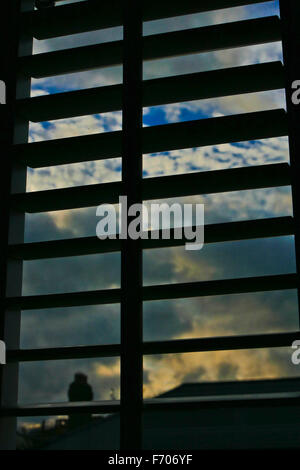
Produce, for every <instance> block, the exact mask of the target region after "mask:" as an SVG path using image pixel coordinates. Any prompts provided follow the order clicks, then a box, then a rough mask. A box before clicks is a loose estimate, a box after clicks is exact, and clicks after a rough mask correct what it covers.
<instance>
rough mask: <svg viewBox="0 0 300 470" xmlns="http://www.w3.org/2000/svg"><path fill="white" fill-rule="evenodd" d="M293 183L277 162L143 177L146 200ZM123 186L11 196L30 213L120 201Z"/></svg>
mask: <svg viewBox="0 0 300 470" xmlns="http://www.w3.org/2000/svg"><path fill="white" fill-rule="evenodd" d="M289 184H290V167H289V165H288V164H287V163H276V164H270V165H261V166H254V167H242V168H232V169H228V170H214V171H203V172H197V173H189V174H183V175H175V176H161V177H155V178H147V179H144V180H143V199H144V200H151V199H164V198H172V197H184V196H193V195H200V194H216V193H223V192H230V191H244V190H248V189H258V188H271V187H280V186H287V185H289ZM122 189H123V186H122V183H105V184H94V185H90V186H77V187H72V188H63V189H53V190H47V191H35V192H30V193H25V194H14V195H12V196H11V207H12V208H13V209H16V210H20V211H25V212H28V213H36V212H47V211H57V210H67V209H75V208H79V207H93V206H98V205H99V204H104V203H110V204H112V203H118V202H119V195H121V194H122Z"/></svg>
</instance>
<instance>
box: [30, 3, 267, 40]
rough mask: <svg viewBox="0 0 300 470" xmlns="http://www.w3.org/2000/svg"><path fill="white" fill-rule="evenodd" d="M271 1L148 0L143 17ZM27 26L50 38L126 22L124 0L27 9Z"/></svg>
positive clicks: (185, 13)
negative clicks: (123, 10)
mask: <svg viewBox="0 0 300 470" xmlns="http://www.w3.org/2000/svg"><path fill="white" fill-rule="evenodd" d="M261 1H264V2H268V1H270V0H201V2H199V1H198V0H189V1H188V2H181V1H179V0H177V1H175V0H174V1H172V2H161V1H158V0H152V1H151V2H145V4H144V6H143V9H144V12H143V20H144V21H151V20H156V19H161V18H168V17H173V16H181V15H187V14H192V13H200V12H205V11H211V10H218V9H223V8H230V7H237V6H243V5H250V4H255V3H261ZM22 23H23V25H24V26H23V27H24V29H26V30H27V31H28V32H31V33H32V34H33V36H34V37H35V38H36V39H49V38H53V37H58V36H66V35H69V34H79V33H83V32H87V31H94V30H97V29H104V28H111V27H116V26H121V25H122V2H121V1H120V0H110V1H109V2H99V3H96V2H82V3H78V4H77V3H75V4H71V5H63V6H60V7H56V8H48V9H42V10H38V11H33V12H25V13H23V17H22Z"/></svg>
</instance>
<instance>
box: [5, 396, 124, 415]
mask: <svg viewBox="0 0 300 470" xmlns="http://www.w3.org/2000/svg"><path fill="white" fill-rule="evenodd" d="M118 411H120V403H119V402H118V401H113V400H107V401H100V402H99V401H93V402H90V401H89V402H65V403H49V404H40V405H19V406H17V407H14V408H11V407H5V406H3V407H1V408H0V416H2V417H3V416H19V417H22V416H23V417H24V416H54V415H64V414H72V415H73V414H80V413H87V412H89V413H105V414H106V413H115V412H118Z"/></svg>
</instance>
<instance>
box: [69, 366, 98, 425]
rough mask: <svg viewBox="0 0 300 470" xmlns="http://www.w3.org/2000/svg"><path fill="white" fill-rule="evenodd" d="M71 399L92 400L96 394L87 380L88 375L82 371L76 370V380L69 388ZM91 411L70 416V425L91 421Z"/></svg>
mask: <svg viewBox="0 0 300 470" xmlns="http://www.w3.org/2000/svg"><path fill="white" fill-rule="evenodd" d="M68 397H69V401H71V402H72V401H91V400H93V397H94V394H93V389H92V387H91V386H90V384H89V383H88V381H87V376H86V375H85V374H83V373H82V372H76V374H75V376H74V382H72V383H71V384H70V386H69V390H68ZM90 419H91V414H90V413H82V414H81V413H80V414H78V415H70V416H69V426H72V427H74V426H81V425H83V424H86V423H88V422H89V421H90Z"/></svg>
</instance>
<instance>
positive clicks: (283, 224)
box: [8, 216, 294, 260]
mask: <svg viewBox="0 0 300 470" xmlns="http://www.w3.org/2000/svg"><path fill="white" fill-rule="evenodd" d="M192 229H193V231H195V229H196V227H195V226H193V227H192ZM204 233H205V243H218V242H224V241H237V240H246V239H255V238H269V237H279V236H286V235H293V234H294V219H293V217H290V216H286V217H276V218H268V219H260V220H246V221H238V222H228V223H221V224H210V225H206V226H205V227H204ZM148 238H149V239H148V240H142V246H143V248H144V249H154V248H164V247H171V246H181V245H183V244H185V243H186V240H185V239H184V238H183V239H181V240H180V239H178V240H177V239H175V238H174V230H170V239H169V240H167V239H162V230H160V231H159V239H158V240H155V239H152V237H151V231H150V232H148ZM120 249H121V241H120V240H119V239H115V240H110V239H107V240H101V241H100V240H99V239H98V238H97V237H82V238H74V239H66V240H54V241H46V242H32V243H25V244H20V245H10V246H9V247H8V254H9V256H10V257H11V258H15V259H23V260H36V259H49V258H60V257H63V258H64V257H67V256H82V255H90V254H97V253H98V254H99V253H112V252H115V251H120Z"/></svg>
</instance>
